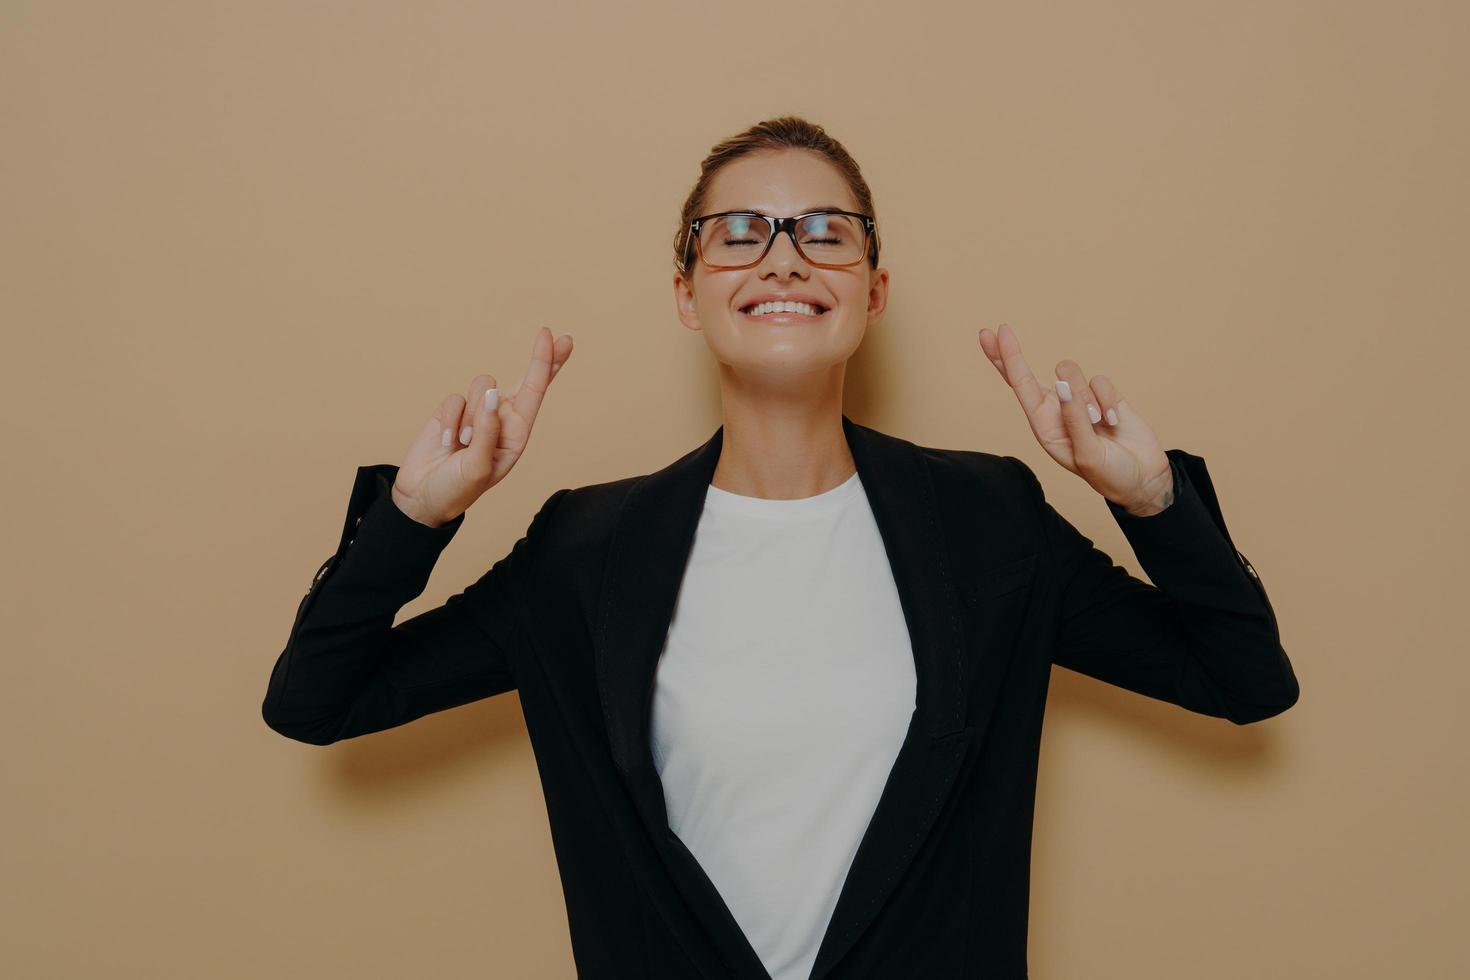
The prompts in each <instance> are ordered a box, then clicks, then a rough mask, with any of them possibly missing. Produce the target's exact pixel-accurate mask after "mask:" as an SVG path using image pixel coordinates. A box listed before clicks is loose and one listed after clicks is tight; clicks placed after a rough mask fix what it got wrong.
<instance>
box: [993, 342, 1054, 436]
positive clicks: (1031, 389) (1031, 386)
mask: <svg viewBox="0 0 1470 980" xmlns="http://www.w3.org/2000/svg"><path fill="white" fill-rule="evenodd" d="M995 336H996V342H997V343H998V344H999V346H1000V359H1001V364H1002V365H1003V366H1004V367H1005V376H1006V384H1008V385H1010V386H1011V390H1012V391H1014V392H1015V393H1016V398H1017V399H1018V400H1019V401H1020V402H1021V407H1022V408H1023V409H1025V410H1026V414H1027V415H1028V416H1029V415H1031V414H1032V413H1033V412H1035V411H1036V409H1037V407H1038V406H1039V405H1040V404H1041V403H1042V402H1043V401H1044V400H1045V399H1046V389H1045V388H1043V387H1042V386H1041V383H1040V382H1039V381H1037V380H1036V375H1034V374H1032V373H1031V366H1030V365H1029V364H1027V363H1026V358H1024V357H1022V356H1021V342H1020V341H1019V340H1017V339H1016V332H1015V331H1014V330H1012V329H1011V325H1010V324H1009V323H1002V324H1001V325H1000V329H999V330H997V331H996V332H995Z"/></svg>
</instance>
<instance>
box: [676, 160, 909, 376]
mask: <svg viewBox="0 0 1470 980" xmlns="http://www.w3.org/2000/svg"><path fill="white" fill-rule="evenodd" d="M826 207H835V208H840V209H842V210H846V211H856V210H858V208H857V205H856V203H855V202H854V200H853V197H852V193H851V191H849V190H848V187H847V182H846V181H845V180H844V179H843V178H842V175H841V173H839V172H838V170H837V168H836V167H834V166H833V165H832V164H831V163H829V162H828V161H827V160H826V159H825V158H824V157H822V156H820V155H818V154H816V153H812V152H810V151H806V150H780V151H769V150H768V151H763V152H759V153H753V154H750V155H749V156H744V157H741V158H739V159H737V160H735V161H734V162H733V163H730V164H727V165H726V166H725V167H724V168H723V169H722V170H721V171H720V172H719V173H718V174H716V175H715V178H714V179H713V180H712V181H711V182H710V188H709V194H708V196H707V199H706V201H705V204H704V207H703V208H702V209H701V213H702V214H713V213H715V212H717V211H760V212H764V213H766V214H769V215H773V216H775V217H789V216H791V215H796V214H802V213H803V212H806V211H816V210H820V209H822V208H826ZM690 275H691V276H692V277H693V281H692V283H690V282H686V281H685V280H684V278H683V277H682V276H680V275H678V274H675V276H674V299H675V302H676V304H677V306H678V312H679V319H680V321H681V322H682V323H683V324H684V325H685V326H686V327H688V328H689V329H691V330H699V331H701V332H702V333H703V334H704V339H705V343H707V344H708V345H709V347H710V350H711V351H712V352H713V353H714V355H715V357H716V359H717V360H719V361H720V362H721V364H723V365H726V366H728V367H730V368H732V369H734V370H735V371H737V372H739V373H741V374H748V375H751V376H756V377H760V376H764V377H766V378H767V379H770V380H779V379H781V378H789V377H792V376H794V375H800V374H811V373H813V372H823V371H824V370H825V369H827V368H830V367H832V366H833V365H837V364H843V363H845V362H846V361H847V359H848V358H849V357H850V356H851V355H852V353H853V351H855V350H857V348H858V345H859V344H860V343H861V342H862V339H863V335H864V334H865V333H866V332H867V328H868V327H869V326H870V325H872V324H874V323H877V322H878V321H879V320H880V319H881V318H882V316H883V310H884V307H885V306H886V305H887V300H888V270H887V269H884V268H879V269H874V268H873V267H872V266H871V265H870V264H869V263H868V261H867V260H866V259H864V261H863V262H862V264H860V265H855V266H850V267H848V268H845V269H820V268H817V267H816V266H813V265H809V264H808V263H807V262H806V260H804V259H803V258H802V257H801V255H800V253H798V252H797V251H796V247H795V245H793V244H792V242H791V236H790V235H787V234H785V233H784V232H783V233H781V234H779V235H777V236H776V240H775V242H773V243H772V244H771V250H770V251H769V252H767V253H766V256H765V258H763V259H762V260H761V261H760V262H759V263H758V264H757V265H754V266H751V267H750V268H749V269H711V268H709V267H708V266H706V265H705V264H704V263H702V262H700V261H699V259H698V257H695V259H694V264H693V266H692V268H691V270H690ZM769 294H776V295H783V296H784V295H788V294H789V295H791V296H792V297H793V298H802V299H806V300H808V301H812V302H815V303H818V304H820V305H821V306H823V307H825V308H826V311H825V312H823V313H821V314H820V315H819V316H817V317H816V318H814V319H813V318H811V317H805V316H800V315H795V316H792V315H771V314H766V315H762V316H752V315H749V314H747V313H745V312H744V309H743V308H745V307H748V306H749V305H750V304H751V303H752V302H753V301H755V300H757V299H759V298H761V297H764V296H767V295H769Z"/></svg>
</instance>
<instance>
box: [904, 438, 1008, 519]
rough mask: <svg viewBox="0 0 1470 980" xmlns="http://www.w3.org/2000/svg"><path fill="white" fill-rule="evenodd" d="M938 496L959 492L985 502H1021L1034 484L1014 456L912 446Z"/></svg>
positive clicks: (963, 495)
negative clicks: (922, 461) (921, 459)
mask: <svg viewBox="0 0 1470 980" xmlns="http://www.w3.org/2000/svg"><path fill="white" fill-rule="evenodd" d="M915 448H917V449H918V451H919V454H920V456H921V457H922V458H923V460H924V463H925V465H926V467H927V468H928V470H929V473H930V476H931V479H932V480H933V482H934V489H935V492H936V493H937V494H939V495H940V497H941V499H942V498H944V497H946V496H959V497H964V498H968V499H976V498H982V499H984V500H985V501H986V502H988V503H992V504H997V505H1003V504H1005V503H1007V502H1010V503H1014V504H1019V505H1022V506H1024V505H1025V504H1026V503H1027V502H1028V500H1029V498H1030V497H1031V496H1032V495H1033V492H1034V487H1035V486H1036V485H1037V480H1036V474H1035V473H1033V472H1032V470H1031V467H1029V466H1028V465H1026V463H1025V462H1024V461H1022V460H1020V459H1017V458H1016V457H1014V456H1005V455H1001V454H1000V453H988V452H984V451H982V450H977V449H953V448H947V447H942V446H919V445H916V447H915Z"/></svg>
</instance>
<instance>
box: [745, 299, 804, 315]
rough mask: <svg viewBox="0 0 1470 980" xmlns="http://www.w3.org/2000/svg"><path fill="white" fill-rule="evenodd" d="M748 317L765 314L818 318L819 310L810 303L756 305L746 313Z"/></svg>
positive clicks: (788, 302)
mask: <svg viewBox="0 0 1470 980" xmlns="http://www.w3.org/2000/svg"><path fill="white" fill-rule="evenodd" d="M746 312H747V313H748V314H749V315H750V316H762V315H764V314H766V313H800V314H802V315H804V316H819V315H820V314H821V310H819V309H818V308H817V307H815V306H813V305H812V304H811V303H794V302H790V301H787V302H782V303H757V304H756V305H754V306H752V307H751V308H750V309H749V310H747V311H746Z"/></svg>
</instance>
